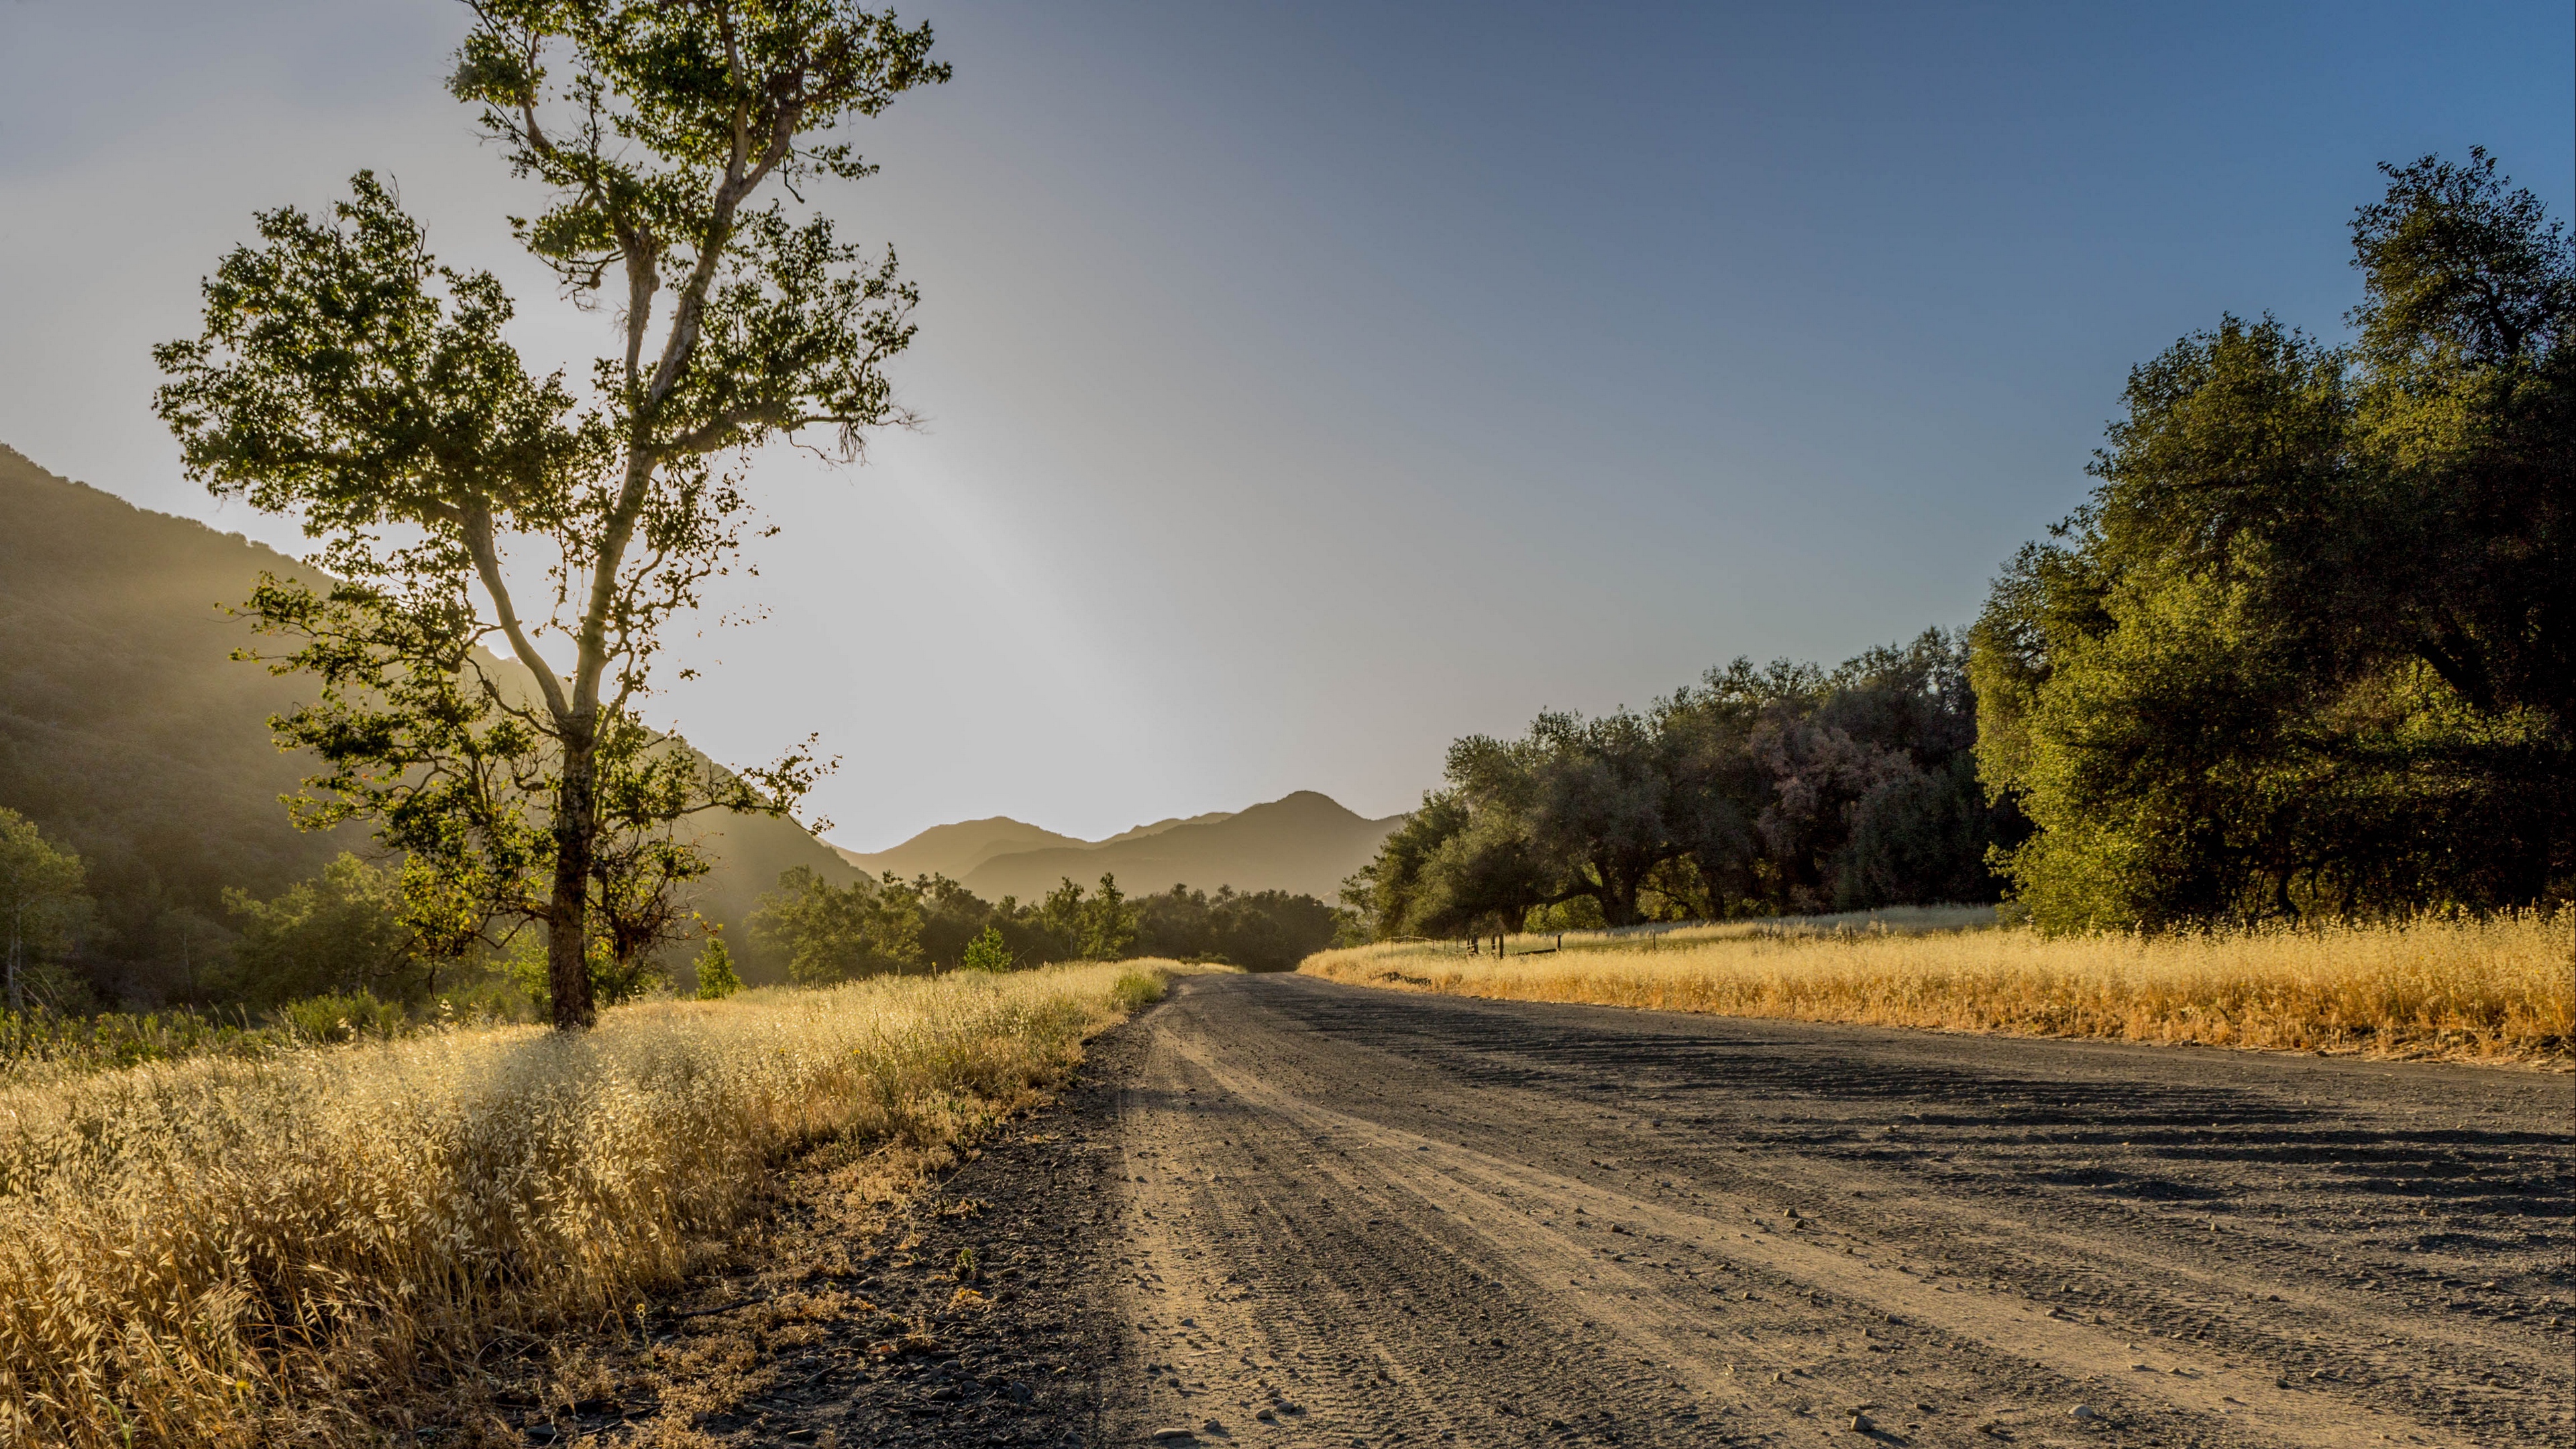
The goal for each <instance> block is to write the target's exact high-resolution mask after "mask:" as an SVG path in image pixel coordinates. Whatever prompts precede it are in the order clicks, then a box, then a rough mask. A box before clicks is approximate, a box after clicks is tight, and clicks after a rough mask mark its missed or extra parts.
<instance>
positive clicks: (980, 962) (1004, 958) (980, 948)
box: [962, 926, 1012, 971]
mask: <svg viewBox="0 0 2576 1449" xmlns="http://www.w3.org/2000/svg"><path fill="white" fill-rule="evenodd" d="M962 965H963V966H964V969H966V970H968V971H1008V970H1010V969H1011V965H1012V960H1011V948H1010V947H1009V946H1007V945H1004V944H1003V942H1002V930H1001V928H1000V927H999V926H986V927H985V928H984V929H983V931H982V932H980V933H979V934H977V936H976V937H975V939H974V940H972V941H969V942H967V943H966V956H965V960H964V961H963V963H962Z"/></svg>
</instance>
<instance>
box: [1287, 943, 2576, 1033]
mask: <svg viewBox="0 0 2576 1449" xmlns="http://www.w3.org/2000/svg"><path fill="white" fill-rule="evenodd" d="M1972 919H1974V917H1968V916H1961V915H1958V914H1956V913H1954V915H1953V917H1952V918H1950V919H1946V920H1945V919H1944V918H1943V917H1941V916H1940V915H1938V914H1937V913H1914V914H1912V915H1907V914H1905V913H1895V914H1892V915H1891V916H1890V917H1889V918H1887V919H1885V920H1880V921H1870V920H1868V919H1867V918H1853V917H1844V918H1834V919H1829V920H1825V921H1821V922H1805V923H1792V922H1759V923H1745V924H1734V925H1721V926H1705V927H1694V928H1689V929H1686V930H1681V931H1675V932H1671V933H1669V934H1665V935H1659V936H1656V935H1629V936H1610V935H1607V934H1593V935H1589V936H1584V937H1577V936H1573V935H1568V936H1567V937H1566V938H1565V949H1564V950H1563V951H1562V952H1557V953H1552V954H1550V953H1545V952H1543V950H1542V948H1543V947H1544V946H1545V945H1546V944H1548V941H1549V938H1545V937H1529V938H1526V939H1525V940H1523V941H1521V942H1519V943H1517V944H1516V945H1515V949H1516V950H1517V949H1523V948H1526V949H1528V950H1530V951H1532V952H1534V953H1537V954H1530V955H1513V956H1506V957H1504V958H1503V959H1502V960H1499V961H1497V960H1495V959H1494V958H1493V957H1492V956H1490V955H1486V956H1464V955H1462V954H1460V948H1459V947H1456V946H1452V945H1446V944H1434V943H1421V944H1411V945H1382V946H1362V947H1356V948H1353V949H1349V950H1342V951H1327V952H1324V953H1322V954H1320V955H1317V956H1312V957H1309V958H1307V961H1306V963H1305V965H1304V966H1303V967H1302V968H1300V969H1302V970H1304V971H1306V972H1307V973H1309V974H1312V975H1317V976H1323V977H1327V978H1330V979H1332V980H1336V981H1348V982H1354V983H1359V984H1363V985H1369V986H1391V987H1395V988H1398V989H1402V990H1413V991H1437V992H1446V993H1449V994H1452V995H1459V996H1484V997H1493V998H1498V999H1505V1000H1517V1001H1579V1002H1593V1003H1598V1004H1601V1005H1607V1006H1633V1007H1643V1008H1646V1009H1648V1010H1654V1011H1699V1012H1709V1013H1713V1014H1717V1015H1725V1016H1771V1017H1786V1018H1791V1019H1794V1020H1800V1021H1845V1022H1863V1023H1869V1024H1874V1025H1880V1026H1911V1027H1936V1028H1944V1029H1948V1030H1954V1031H1983V1032H2006V1033H2012V1034H2017V1035H2028V1036H2069V1037H2107V1038H2112V1039H2116V1040H2123V1041H2144V1042H2163V1043H2181V1042H2193V1043H2199V1044H2202V1045H2208V1046H2228V1047H2253V1048H2270V1049H2301V1050H2309V1051H2326V1052H2363V1053H2369V1054H2372V1055H2382V1056H2441V1057H2451V1058H2460V1059H2469V1060H2483V1061H2496V1062H2518V1063H2527V1064H2533V1065H2541V1066H2551V1067H2557V1068H2561V1069H2564V1068H2566V1067H2568V1066H2569V1065H2571V1063H2576V912H2566V911H2562V912H2559V913H2558V914H2557V915H2555V916H2548V917H2544V916H2540V915H2534V914H2522V915H2507V916H2498V917H2492V918H2489V919H2485V920H2465V919H2463V920H2445V919H2424V920H2418V921H2412V922H2407V923H2404V924H2396V925H2383V926H2333V927H2325V928H2320V929H2314V930H2252V931H2231V932H2212V933H2209V934H2205V935H2171V936H2155V937H2141V936H2115V935H2105V936H2083V937H2057V938H2050V937H2043V936H2039V935H2036V934H2034V933H2032V932H2030V931H2027V930H2021V929H2014V928H1995V927H1988V928H1984V929H1978V928H1975V927H1973V926H1971V927H1967V928H1964V929H1963V928H1960V927H1961V924H1962V922H1963V921H1966V920H1972ZM1986 919H1989V920H1990V919H1991V914H1990V913H1988V915H1987V916H1986ZM1944 926H1948V927H1950V929H1942V927H1944Z"/></svg>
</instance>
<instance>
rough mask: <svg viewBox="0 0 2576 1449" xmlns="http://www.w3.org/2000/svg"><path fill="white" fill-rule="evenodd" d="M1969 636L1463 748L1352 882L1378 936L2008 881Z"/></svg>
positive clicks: (1842, 900)
mask: <svg viewBox="0 0 2576 1449" xmlns="http://www.w3.org/2000/svg"><path fill="white" fill-rule="evenodd" d="M1974 721H1975V703H1974V695H1973V693H1972V691H1971V690H1970V689H1969V687H1968V681H1967V673H1966V649H1965V644H1964V642H1963V641H1961V640H1959V639H1956V638H1953V637H1951V636H1948V635H1945V634H1942V633H1941V632H1939V631H1937V630H1936V631H1929V632H1927V633H1925V634H1924V635H1922V636H1921V637H1920V638H1917V639H1916V640H1914V641H1913V642H1912V643H1910V644H1908V645H1904V646H1901V647H1889V648H1882V649H1874V650H1872V651H1870V652H1869V653H1867V654H1864V655H1861V656H1860V657H1859V658H1856V659H1853V660H1851V661H1850V662H1848V663H1846V664H1844V665H1843V666H1842V667H1841V668H1839V669H1837V670H1835V671H1833V672H1832V673H1830V674H1828V673H1825V672H1824V671H1821V670H1818V669H1816V668H1814V667H1812V666H1807V665H1798V664H1791V663H1788V662H1786V661H1782V662H1779V663H1775V664H1772V665H1771V666H1769V667H1768V668H1763V669H1757V668H1755V667H1754V666H1753V665H1752V664H1751V663H1750V662H1749V661H1746V660H1740V659H1739V660H1737V661H1736V662H1735V663H1733V664H1731V665H1729V666H1728V667H1726V668H1725V669H1718V670H1711V671H1709V673H1708V674H1707V675H1706V676H1705V677H1704V678H1703V679H1702V680H1701V682H1700V683H1699V684H1697V685H1695V686H1691V687H1688V688H1684V689H1682V690H1679V691H1676V692H1675V693H1674V694H1673V695H1672V696H1670V697H1669V698H1666V699H1662V700H1658V701H1656V703H1655V705H1654V707H1653V708H1652V709H1651V710H1649V711H1647V712H1645V713H1642V714H1639V713H1634V712H1630V711H1626V710H1621V711H1619V712H1617V713H1614V714H1610V715H1606V716H1603V717H1601V718H1598V719H1585V718H1582V717H1581V716H1578V715H1572V714H1544V715H1541V716H1539V718H1538V720H1537V721H1536V722H1535V723H1534V724H1532V725H1531V727H1530V731H1529V733H1528V735H1526V736H1525V737H1523V738H1521V739H1518V740H1496V739H1490V738H1485V737H1481V736H1479V737H1475V738H1470V739H1464V740H1460V741H1458V742H1457V743H1456V744H1455V745H1453V746H1452V747H1451V749H1450V752H1449V761H1448V768H1447V772H1446V778H1445V781H1444V784H1443V785H1442V787H1441V788H1440V789H1438V790H1434V791H1432V792H1431V793H1429V794H1428V795H1426V796H1425V797H1424V799H1423V804H1422V808H1421V809H1419V810H1417V811H1415V812H1414V813H1413V814H1412V816H1410V817H1409V818H1408V819H1407V820H1406V821H1405V823H1404V824H1403V825H1402V826H1400V827H1399V828H1398V829H1397V830H1396V831H1395V833H1394V834H1393V835H1391V836H1390V837H1388V839H1387V840H1386V842H1385V844H1384V845H1383V846H1382V847H1381V848H1380V850H1379V853H1378V856H1377V858H1376V859H1375V860H1374V861H1372V862H1371V863H1370V864H1369V865H1368V866H1367V867H1366V868H1365V869H1363V870H1361V871H1360V872H1359V873H1358V874H1357V875H1356V876H1354V877H1353V878H1352V880H1351V881H1350V883H1349V885H1348V887H1347V888H1346V889H1345V891H1344V893H1343V900H1344V901H1346V902H1348V903H1349V904H1350V905H1352V906H1353V907H1355V908H1357V909H1358V910H1359V911H1360V912H1361V913H1362V915H1363V916H1364V917H1365V918H1366V920H1367V922H1368V927H1369V929H1370V931H1371V932H1372V933H1373V934H1374V935H1375V936H1377V937H1378V938H1379V939H1386V938H1390V937H1397V936H1462V935H1467V934H1470V933H1481V932H1491V931H1501V930H1515V931H1516V930H1522V929H1531V928H1538V929H1553V930H1564V929H1580V928H1585V927H1595V926H1604V925H1607V926H1624V925H1630V924H1633V923H1636V922H1638V921H1643V920H1654V919H1683V918H1700V919H1714V918H1724V917H1731V916H1748V915H1779V914H1786V913H1793V912H1799V913H1804V912H1816V911H1828V910H1847V909H1863V908H1868V907H1873V906H1883V905H1898V904H1922V903H1928V902H1933V901H1945V900H1979V899H1991V898H1992V897H1993V894H1994V885H1993V883H1992V881H1991V879H1990V878H1989V876H1988V873H1987V871H1986V868H1985V865H1984V859H1983V857H1984V853H1985V851H1986V849H1987V847H1988V845H1989V844H1990V843H1992V842H1994V841H1995V840H1997V839H1999V838H2004V837H2007V836H2010V835H2011V834H2012V833H2013V832H2014V831H2015V830H2016V829H2017V828H2018V817H2017V816H2016V815H2015V814H2014V813H2013V812H2012V811H2011V810H2010V809H2009V807H2007V808H2005V809H2003V810H2000V811H1998V810H1996V809H1994V808H1990V807H1989V806H1988V805H1987V804H1986V803H1985V801H1984V800H1983V799H1982V798H1981V797H1980V795H1979V791H1978V788H1977V783H1976V780H1975V777H1974V767H1973V763H1972V754H1971V750H1972V747H1973V744H1974V728H1975V725H1974Z"/></svg>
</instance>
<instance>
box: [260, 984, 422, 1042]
mask: <svg viewBox="0 0 2576 1449" xmlns="http://www.w3.org/2000/svg"><path fill="white" fill-rule="evenodd" d="M273 1014H274V1016H275V1018H276V1020H277V1024H278V1025H279V1026H282V1027H284V1028H286V1030H288V1031H289V1032H292V1033H293V1034H295V1035H296V1036H299V1037H302V1038H303V1039H305V1040H306V1041H316V1042H329V1041H357V1040H359V1039H361V1038H364V1037H378V1038H381V1039H383V1040H386V1041H391V1040H392V1039H393V1038H395V1037H398V1036H402V1035H404V1034H406V1033H407V1032H409V1031H410V1030H411V1028H412V1019H411V1014H410V1013H408V1012H406V1011H404V1010H403V1009H402V1007H401V1006H400V1005H398V1004H396V1003H394V1002H390V1001H380V1000H378V999H377V998H376V995H375V993H374V992H372V991H352V992H347V993H340V992H331V993H327V994H324V995H321V996H307V997H304V998H302V999H300V1000H296V1001H290V1002H287V1003H285V1004H284V1005H282V1006H280V1007H278V1008H277V1010H276V1011H275V1013H273Z"/></svg>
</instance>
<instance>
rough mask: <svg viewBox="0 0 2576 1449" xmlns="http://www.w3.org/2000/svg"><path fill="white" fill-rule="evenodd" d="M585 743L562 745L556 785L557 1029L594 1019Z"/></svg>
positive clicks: (553, 966)
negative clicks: (559, 778)
mask: <svg viewBox="0 0 2576 1449" xmlns="http://www.w3.org/2000/svg"><path fill="white" fill-rule="evenodd" d="M596 808H597V807H596V806H595V804H594V803H593V801H592V799H591V757H590V752H589V750H587V749H575V748H573V747H572V746H571V744H570V743H569V742H567V743H566V746H565V749H564V773H563V783H562V784H561V785H559V786H557V787H556V790H555V821H554V836H555V888H554V896H553V898H552V899H551V900H549V901H548V902H547V905H546V989H547V990H548V991H549V992H551V993H552V994H553V996H554V999H555V1029H556V1030H557V1031H577V1030H580V1029H582V1028H585V1027H589V1026H592V1025H594V1024H596V1023H597V1022H598V1020H599V1010H598V1008H597V1007H596V1006H594V1005H593V1004H592V1002H591V999H590V961H589V945H590V854H591V842H592V839H593V837H594V836H595V835H596V833H597V831H596V822H595V820H594V818H593V817H594V816H595V814H596Z"/></svg>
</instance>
